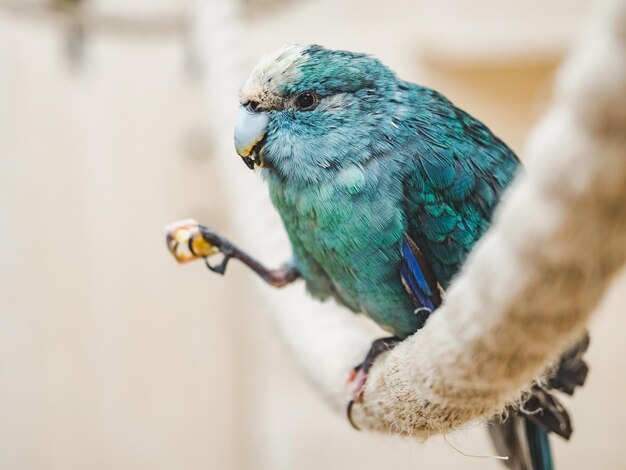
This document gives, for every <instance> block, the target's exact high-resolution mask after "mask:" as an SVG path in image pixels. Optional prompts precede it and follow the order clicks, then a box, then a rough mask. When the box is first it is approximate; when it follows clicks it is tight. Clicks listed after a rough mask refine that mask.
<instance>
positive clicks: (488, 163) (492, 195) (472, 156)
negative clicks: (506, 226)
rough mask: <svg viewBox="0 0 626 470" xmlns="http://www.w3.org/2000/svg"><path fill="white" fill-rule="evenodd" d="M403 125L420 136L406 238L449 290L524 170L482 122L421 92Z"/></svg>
mask: <svg viewBox="0 0 626 470" xmlns="http://www.w3.org/2000/svg"><path fill="white" fill-rule="evenodd" d="M415 94H416V95H417V98H416V99H415V101H416V102H415V103H413V104H412V109H415V113H413V114H412V115H411V116H410V117H409V118H408V119H406V120H405V121H403V122H402V124H403V126H408V127H409V130H412V131H413V132H416V134H417V135H416V138H415V139H414V140H413V141H412V142H413V143H412V148H411V156H410V157H409V158H408V161H407V172H406V176H405V182H404V183H405V184H404V191H405V194H404V196H405V211H406V215H407V220H408V235H409V237H410V238H411V239H412V240H413V241H414V242H415V243H416V245H417V246H419V249H420V251H421V253H422V254H423V256H424V258H425V259H426V261H427V262H428V264H430V266H431V267H432V270H433V271H434V273H435V276H436V279H437V281H438V283H439V284H440V285H441V286H442V287H443V288H444V289H445V288H447V286H448V284H449V282H450V280H451V278H452V277H453V276H454V275H455V274H456V273H457V271H458V270H459V269H460V267H461V265H462V263H463V261H464V260H465V258H466V256H467V254H468V253H469V252H470V251H471V249H472V247H473V246H474V244H475V243H476V242H477V241H478V239H479V238H480V237H481V235H482V234H483V232H484V231H485V230H486V229H487V227H488V226H489V224H490V222H491V216H492V214H493V211H494V208H495V207H496V205H497V203H498V201H499V199H500V196H501V193H502V192H503V190H504V189H505V187H506V186H507V185H508V184H509V183H510V182H511V180H512V179H513V176H514V174H515V171H516V170H517V168H518V166H519V160H518V159H517V157H516V156H515V154H514V153H513V152H512V151H511V150H510V149H509V148H508V147H507V146H506V145H505V144H504V143H503V142H502V141H501V140H499V139H498V138H497V137H495V136H494V135H493V134H492V133H491V131H490V130H489V129H488V128H487V127H486V126H485V125H484V124H482V123H481V122H480V121H478V120H476V119H475V118H473V117H472V116H470V115H469V114H467V113H465V112H464V111H462V110H460V109H458V108H456V107H455V106H454V105H453V104H452V103H451V102H450V101H448V100H447V99H446V98H444V97H443V96H442V95H440V94H438V93H437V92H435V91H433V90H429V89H424V88H420V89H419V90H418V91H416V92H415Z"/></svg>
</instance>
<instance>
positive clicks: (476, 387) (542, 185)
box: [353, 2, 626, 438]
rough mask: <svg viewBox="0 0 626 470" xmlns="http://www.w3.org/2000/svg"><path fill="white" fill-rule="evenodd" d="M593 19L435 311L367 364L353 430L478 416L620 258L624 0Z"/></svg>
mask: <svg viewBox="0 0 626 470" xmlns="http://www.w3.org/2000/svg"><path fill="white" fill-rule="evenodd" d="M611 13H612V14H611ZM603 20H604V21H598V23H597V24H596V25H594V26H595V27H594V28H592V29H591V31H589V33H588V35H587V37H586V41H585V42H584V43H582V44H581V46H580V48H579V50H578V51H576V53H575V54H574V55H573V57H572V58H571V59H570V61H569V62H568V64H566V66H565V68H564V69H563V70H562V72H561V76H560V78H559V80H558V83H557V91H556V94H557V96H556V99H555V102H554V104H553V106H552V109H551V111H550V113H549V114H548V116H547V117H546V119H545V120H544V121H543V122H542V123H541V124H540V126H539V127H538V128H537V130H536V132H535V134H534V136H533V139H532V141H531V145H530V149H529V153H528V157H529V158H528V161H529V164H528V173H527V174H526V175H524V176H522V177H521V178H519V180H518V181H517V182H516V183H515V185H514V187H513V188H512V190H511V191H510V193H509V194H508V195H507V197H506V198H505V201H504V202H503V204H502V207H501V208H500V210H499V212H498V214H497V215H496V219H495V221H494V224H493V227H492V228H491V229H490V230H489V232H488V234H487V235H486V236H485V238H484V239H483V240H482V241H481V243H480V244H479V246H478V247H477V248H476V250H475V252H474V253H473V255H472V256H471V257H470V259H469V260H468V262H467V264H466V267H465V269H464V270H463V272H462V273H461V275H460V276H459V278H458V279H457V281H456V282H455V283H454V285H453V286H452V288H451V289H450V290H449V292H448V295H447V298H446V299H445V303H444V305H443V307H442V308H441V309H440V310H439V311H438V312H437V313H436V314H435V315H433V318H432V319H431V320H430V321H429V322H428V323H427V324H426V326H425V327H424V328H423V329H422V330H421V331H419V332H418V333H416V334H415V335H414V336H413V337H411V338H409V339H408V340H407V341H405V342H404V343H403V344H401V345H399V346H398V347H397V348H395V349H394V350H393V351H391V352H390V353H389V354H387V355H386V357H384V358H381V360H379V362H378V363H377V364H376V365H375V366H374V369H373V370H372V372H371V374H370V378H369V382H368V384H367V386H366V389H365V400H364V402H363V404H362V405H356V406H355V407H354V410H353V416H354V419H355V421H356V422H357V423H359V425H360V426H362V427H364V428H368V429H372V430H377V431H385V432H394V433H401V434H406V435H411V436H416V437H424V438H425V437H427V436H428V435H431V434H435V433H444V432H448V431H452V430H454V429H457V428H459V427H460V426H463V425H464V424H466V423H468V422H470V421H475V420H478V419H484V418H488V417H491V416H492V415H494V413H496V412H498V411H499V410H501V409H502V408H503V406H504V405H505V404H506V403H508V402H511V401H513V400H515V399H516V398H518V397H519V394H520V391H521V390H522V389H524V387H526V386H527V385H528V384H529V383H530V382H531V381H532V380H533V379H534V378H536V377H537V376H539V375H541V373H542V372H543V371H544V370H545V368H546V367H547V366H548V365H549V363H550V361H551V360H554V358H555V357H556V356H558V355H559V354H560V353H561V352H562V351H564V350H565V349H566V348H567V347H568V346H570V345H571V344H572V343H573V342H575V341H576V340H577V339H579V337H580V335H581V334H582V332H583V330H584V327H585V324H586V322H587V320H588V318H589V316H590V314H591V313H592V312H593V311H594V309H595V308H596V306H597V305H598V303H599V301H600V300H601V298H602V297H603V294H604V292H605V291H606V289H607V287H608V286H609V284H610V283H611V281H612V279H613V277H614V275H615V274H616V272H617V271H618V270H619V269H620V268H621V267H622V266H623V265H624V262H625V261H626V243H625V242H624V241H625V240H626V204H624V201H625V200H626V4H624V3H623V2H614V5H613V8H612V12H607V13H606V16H605V17H604V18H603Z"/></svg>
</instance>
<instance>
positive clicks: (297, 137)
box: [167, 45, 588, 470]
mask: <svg viewBox="0 0 626 470" xmlns="http://www.w3.org/2000/svg"><path fill="white" fill-rule="evenodd" d="M239 99H240V109H239V114H238V117H237V120H236V123H235V131H234V144H235V149H236V152H237V154H238V155H239V156H240V157H241V158H242V160H243V162H244V163H245V164H246V166H247V167H248V168H250V169H252V170H255V172H257V173H258V174H259V175H260V177H261V178H262V179H263V180H264V181H265V182H266V184H267V186H268V189H269V196H270V199H271V201H272V203H273V205H274V207H275V208H276V210H277V211H278V213H279V215H280V217H281V219H282V222H283V225H284V228H285V230H286V233H287V235H288V238H289V241H290V244H291V248H292V252H293V257H292V259H290V260H289V261H288V262H286V263H285V264H284V265H283V266H281V267H280V268H277V269H269V268H266V267H265V266H263V265H262V264H261V263H259V262H258V261H257V260H255V259H254V258H252V257H251V256H250V255H248V254H247V253H245V252H244V251H242V250H240V249H239V248H237V247H236V246H235V245H233V244H232V243H230V242H229V241H228V240H226V239H225V238H224V237H222V236H221V235H219V234H217V233H216V232H215V231H213V230H212V229H210V228H208V227H205V226H200V225H194V223H184V224H183V225H182V229H183V231H184V233H185V234H186V237H185V236H183V237H177V236H174V235H172V234H171V233H172V232H171V231H170V232H168V233H170V235H168V239H167V243H168V246H169V248H170V250H171V251H172V252H173V253H174V255H175V256H177V257H178V258H179V260H188V259H192V258H196V257H204V258H205V259H206V262H207V266H208V267H209V268H210V269H211V270H212V271H215V272H217V273H220V274H224V272H225V269H226V265H227V263H228V262H229V260H230V259H231V258H236V259H239V260H240V261H241V262H243V263H244V264H246V265H247V266H248V267H250V268H251V269H252V270H253V271H254V272H256V273H257V274H258V275H260V276H261V277H262V278H263V279H264V280H265V281H266V282H268V283H269V284H270V285H272V286H275V287H283V286H286V285H288V284H290V283H292V282H294V281H295V280H296V279H303V280H304V282H305V285H306V289H307V291H308V292H309V293H310V295H311V296H313V297H314V298H317V299H320V300H325V299H330V298H332V299H335V300H336V301H337V302H338V303H339V304H341V305H343V306H345V307H346V308H348V309H349V310H352V311H353V312H356V313H361V314H364V315H366V316H367V317H369V318H370V319H371V320H373V321H374V322H375V323H376V324H378V325H379V326H380V327H381V328H382V329H383V330H385V331H386V332H388V333H389V335H390V336H389V337H385V338H380V339H378V340H376V341H374V342H373V344H372V347H371V349H370V351H369V352H368V354H367V355H366V357H365V359H364V361H363V362H362V363H361V364H359V365H357V366H356V367H355V368H354V369H353V370H352V371H351V373H350V374H349V379H348V380H349V382H352V383H353V384H354V385H355V388H354V392H353V396H352V399H351V400H350V401H349V403H348V406H347V413H348V418H349V419H350V421H351V422H352V419H351V414H350V412H351V409H352V406H353V405H354V403H356V402H358V401H359V400H360V399H362V396H363V393H364V386H365V383H366V380H367V373H368V371H369V369H370V367H371V366H372V364H373V363H374V361H375V359H376V357H377V356H378V355H380V354H381V353H383V352H384V351H387V350H389V349H390V348H392V347H394V345H396V344H397V343H398V342H400V341H402V340H404V339H406V338H407V337H409V336H411V335H412V334H413V333H415V332H416V331H417V330H419V329H420V328H422V327H423V326H424V324H425V323H426V322H427V321H428V318H429V317H430V316H431V315H433V314H436V310H437V308H438V307H439V306H440V305H441V303H442V300H443V298H444V296H445V292H446V289H447V288H448V287H449V286H450V283H451V282H452V280H453V279H454V277H455V275H456V274H457V273H458V272H459V271H460V270H461V268H462V266H463V263H464V262H465V260H466V259H467V257H468V255H469V253H470V252H471V250H472V248H473V247H474V245H475V244H476V242H477V241H478V240H479V239H480V238H481V236H482V235H483V234H484V232H485V231H486V229H487V228H488V227H489V225H490V223H491V219H492V215H493V213H494V210H495V208H496V207H497V205H498V203H499V201H500V199H501V196H502V195H503V193H504V191H505V189H506V188H507V187H508V186H509V184H510V183H511V182H512V181H513V179H514V178H515V176H516V174H517V173H518V172H520V171H521V165H520V161H519V159H518V158H517V156H516V155H515V153H514V152H513V151H512V150H511V149H510V148H509V147H508V146H507V145H506V144H505V143H504V142H503V141H502V140H500V139H499V138H498V137H496V136H495V135H494V134H493V133H492V132H491V131H490V130H489V129H488V128H487V127H486V126H485V125H484V124H483V123H482V122H480V121H479V120H478V119H476V118H474V117H472V116H471V115H470V114H468V113H467V112H465V111H463V110H461V109H460V108H458V107H456V106H455V105H454V104H453V103H452V102H451V101H449V100H448V99H447V98H445V97H444V96H443V95H442V94H440V93H438V92H437V91H435V90H433V89H430V88H427V87H424V86H420V85H417V84H414V83H411V82H408V81H404V80H402V79H400V78H399V77H398V76H397V75H396V74H395V73H394V72H393V71H392V70H391V69H390V68H388V67H387V66H385V65H384V64H383V63H382V62H381V61H380V60H378V59H377V58H375V57H373V56H371V55H368V54H363V53H356V52H350V51H343V50H333V49H327V48H325V47H323V46H320V45H288V46H283V47H281V48H279V49H278V50H276V51H274V52H271V53H268V54H266V55H265V56H263V57H262V58H261V59H260V61H259V63H258V64H257V65H256V67H255V68H254V69H253V71H252V73H251V74H250V76H249V77H248V79H247V80H246V81H245V83H244V84H243V86H242V88H241V92H240V96H239ZM177 228H178V229H180V228H181V227H180V226H179V227H177ZM217 251H219V252H221V253H222V254H223V259H222V261H221V263H219V264H216V265H214V264H211V263H210V262H209V261H208V256H210V255H212V254H214V253H216V252H217ZM587 346H588V336H585V337H584V338H583V339H582V340H581V341H580V342H579V343H578V344H576V345H575V346H573V347H572V348H571V350H569V351H567V352H565V353H564V355H563V356H562V357H561V359H560V361H558V363H557V364H556V365H555V366H554V367H553V368H552V369H551V370H550V371H549V374H548V378H547V379H546V380H543V381H541V382H539V381H537V383H533V384H530V385H529V392H528V394H527V396H526V398H524V400H523V403H521V404H520V406H518V407H516V408H513V407H510V408H508V409H507V410H506V413H504V414H503V415H502V416H497V417H494V418H493V419H492V420H491V421H490V422H489V432H490V434H491V437H492V440H493V443H494V445H495V448H496V450H497V451H498V452H500V453H502V454H504V455H506V456H508V457H509V459H508V460H507V461H506V465H507V466H509V468H511V469H514V470H551V469H552V468H554V464H553V459H552V455H551V449H550V442H549V439H548V433H549V432H553V433H555V434H557V435H559V436H561V437H563V438H565V439H569V437H570V434H571V432H572V426H571V422H570V418H569V416H568V413H567V411H566V410H565V409H564V408H563V406H562V405H561V403H560V402H559V401H558V399H557V398H556V396H555V395H554V394H553V393H552V390H559V391H561V392H565V393H566V394H570V395H571V394H572V393H573V392H574V389H575V388H576V387H577V386H579V385H583V383H584V381H585V378H586V376H587V371H588V367H587V365H586V364H585V362H584V361H583V359H582V355H583V353H584V352H585V350H586V349H587ZM352 424H353V426H355V427H356V425H355V424H354V423H352Z"/></svg>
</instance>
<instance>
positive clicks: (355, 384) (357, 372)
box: [346, 364, 367, 431]
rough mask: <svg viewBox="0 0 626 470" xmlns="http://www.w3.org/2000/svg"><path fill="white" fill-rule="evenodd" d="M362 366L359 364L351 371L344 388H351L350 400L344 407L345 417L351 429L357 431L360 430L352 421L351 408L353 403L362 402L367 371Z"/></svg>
mask: <svg viewBox="0 0 626 470" xmlns="http://www.w3.org/2000/svg"><path fill="white" fill-rule="evenodd" d="M363 366H364V364H360V365H358V366H356V367H355V368H354V369H352V370H351V371H350V373H349V374H348V379H347V381H346V387H351V388H352V391H351V395H352V398H351V399H350V401H349V402H348V406H347V407H346V415H347V417H348V421H349V422H350V424H351V425H352V427H353V428H354V429H356V430H357V431H360V430H361V428H359V427H358V426H357V425H356V423H355V422H354V420H353V419H352V408H353V407H354V404H355V403H361V402H362V401H363V392H364V391H365V384H366V383H367V370H365V367H363Z"/></svg>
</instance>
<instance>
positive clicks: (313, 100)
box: [296, 91, 317, 109]
mask: <svg viewBox="0 0 626 470" xmlns="http://www.w3.org/2000/svg"><path fill="white" fill-rule="evenodd" d="M315 105H317V95H316V94H315V93H313V92H312V91H305V92H304V93H300V94H299V95H298V96H297V97H296V106H297V107H298V109H312V108H314V107H315Z"/></svg>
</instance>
